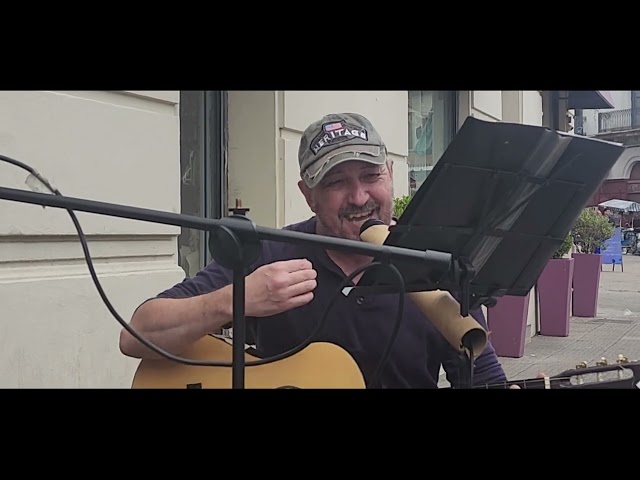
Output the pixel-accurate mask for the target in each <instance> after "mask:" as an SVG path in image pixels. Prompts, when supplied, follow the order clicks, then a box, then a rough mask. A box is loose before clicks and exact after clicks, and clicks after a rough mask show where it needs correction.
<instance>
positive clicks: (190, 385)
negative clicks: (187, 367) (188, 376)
mask: <svg viewBox="0 0 640 480" xmlns="http://www.w3.org/2000/svg"><path fill="white" fill-rule="evenodd" d="M189 388H196V389H198V388H202V384H201V383H187V389H189Z"/></svg>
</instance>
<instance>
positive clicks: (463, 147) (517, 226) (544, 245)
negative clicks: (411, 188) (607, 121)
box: [354, 117, 625, 316]
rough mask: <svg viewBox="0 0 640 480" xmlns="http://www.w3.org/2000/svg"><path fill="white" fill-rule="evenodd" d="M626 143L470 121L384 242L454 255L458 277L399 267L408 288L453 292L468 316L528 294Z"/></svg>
mask: <svg viewBox="0 0 640 480" xmlns="http://www.w3.org/2000/svg"><path fill="white" fill-rule="evenodd" d="M624 148H625V147H624V146H623V145H620V144H617V143H612V142H606V141H602V140H598V139H593V138H588V137H583V136H577V135H571V134H568V133H564V132H557V131H554V130H550V129H548V128H545V127H539V126H532V125H523V124H515V123H500V122H489V121H483V120H479V119H476V118H473V117H469V118H467V119H466V121H465V122H464V124H463V125H462V127H461V128H460V130H459V132H458V133H457V134H456V136H455V137H454V139H453V141H452V142H451V144H450V145H449V147H448V148H447V149H446V151H445V152H444V154H443V155H442V157H441V159H440V160H439V161H438V162H437V163H436V165H435V167H434V168H433V170H432V171H431V173H430V174H429V176H428V177H427V179H426V180H425V182H424V183H423V184H422V186H421V187H420V188H419V189H418V191H417V192H416V193H415V195H414V196H413V198H412V199H411V201H410V202H409V204H408V205H407V207H406V209H405V211H404V213H403V214H402V216H401V217H400V218H399V219H398V223H397V224H396V225H394V226H392V227H390V233H389V236H388V237H387V239H386V241H385V243H384V245H392V246H397V247H405V248H412V249H417V250H427V249H428V250H436V251H443V252H448V253H451V254H452V257H453V259H454V261H455V262H457V263H458V266H459V267H460V268H461V269H462V272H463V274H462V278H460V277H458V278H451V276H447V275H445V276H444V277H441V276H440V275H433V276H430V275H429V272H425V271H424V268H421V267H420V266H419V265H412V264H410V263H396V266H397V267H398V269H399V270H400V272H401V273H402V275H403V276H404V279H405V282H406V288H407V290H408V291H426V290H435V289H440V290H447V291H449V292H451V293H452V294H454V296H456V297H457V298H458V300H459V301H460V303H461V314H462V315H463V316H466V314H467V313H468V310H469V309H475V308H478V307H480V305H482V304H484V305H487V306H491V305H492V304H493V303H494V301H495V297H500V296H503V295H517V296H524V295H526V294H527V293H528V292H529V291H530V290H531V288H532V287H533V285H534V284H535V282H536V281H537V279H538V277H539V276H540V274H541V273H542V270H543V269H544V267H545V265H546V264H547V261H548V260H549V259H550V258H551V256H552V255H553V253H554V252H555V250H556V249H557V248H558V247H559V246H560V245H561V244H562V242H563V240H564V239H565V238H566V236H567V235H568V233H569V231H570V229H571V228H572V227H573V225H574V223H575V221H576V220H577V218H578V216H579V215H580V212H581V211H582V209H583V208H584V207H585V206H586V204H587V203H588V202H589V199H590V198H591V197H592V196H593V195H594V193H595V192H596V191H597V189H598V188H599V186H600V184H601V183H602V182H603V180H604V179H605V178H606V177H607V175H608V173H609V170H610V169H611V168H612V167H613V165H614V164H615V163H616V161H617V160H618V158H619V157H620V156H621V155H622V153H623V151H624ZM465 269H467V271H466V274H467V276H466V278H464V273H465ZM394 280H395V278H394V276H393V275H392V274H391V273H390V272H387V271H385V270H383V269H379V270H374V271H369V272H367V273H365V274H364V275H363V278H362V280H361V281H360V282H359V283H358V286H357V287H356V288H355V289H354V293H355V291H358V290H360V291H361V293H366V292H367V290H371V289H374V290H375V291H378V292H380V291H389V292H394V291H395V290H394ZM396 290H397V288H396Z"/></svg>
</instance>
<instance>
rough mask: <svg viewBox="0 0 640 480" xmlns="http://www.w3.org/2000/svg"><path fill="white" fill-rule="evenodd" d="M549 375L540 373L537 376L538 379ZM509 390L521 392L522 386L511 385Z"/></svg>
mask: <svg viewBox="0 0 640 480" xmlns="http://www.w3.org/2000/svg"><path fill="white" fill-rule="evenodd" d="M546 376H547V375H546V374H545V373H539V374H538V375H536V378H544V377H546ZM509 388H515V389H516V390H520V386H519V385H511V386H510V387H509Z"/></svg>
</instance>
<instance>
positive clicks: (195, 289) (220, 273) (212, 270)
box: [157, 262, 233, 298]
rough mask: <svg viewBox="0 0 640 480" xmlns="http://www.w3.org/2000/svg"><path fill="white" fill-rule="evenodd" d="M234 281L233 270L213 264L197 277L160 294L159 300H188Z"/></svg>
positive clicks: (187, 279) (201, 271) (185, 280)
mask: <svg viewBox="0 0 640 480" xmlns="http://www.w3.org/2000/svg"><path fill="white" fill-rule="evenodd" d="M232 280H233V276H232V272H231V270H229V269H227V268H224V267H223V266H221V265H220V264H218V263H216V262H211V263H210V264H209V265H207V266H206V267H205V268H204V269H202V270H200V271H199V272H198V273H197V274H196V275H195V276H193V277H190V278H185V279H184V280H183V281H182V282H180V283H178V284H176V285H174V286H173V287H171V288H169V289H167V290H165V291H163V292H160V293H159V294H158V295H157V297H158V298H188V297H195V296H198V295H202V294H205V293H209V292H212V291H214V290H218V289H220V288H222V287H224V286H226V285H228V284H230V283H231V282H232Z"/></svg>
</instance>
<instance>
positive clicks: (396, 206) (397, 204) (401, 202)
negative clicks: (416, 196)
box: [393, 195, 411, 218]
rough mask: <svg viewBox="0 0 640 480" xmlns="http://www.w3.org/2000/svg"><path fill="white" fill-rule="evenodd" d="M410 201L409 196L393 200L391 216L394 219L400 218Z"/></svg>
mask: <svg viewBox="0 0 640 480" xmlns="http://www.w3.org/2000/svg"><path fill="white" fill-rule="evenodd" d="M410 200H411V195H403V196H402V197H398V198H394V199H393V216H394V217H396V218H400V215H402V212H404V209H405V208H407V205H408V204H409V201H410Z"/></svg>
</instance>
